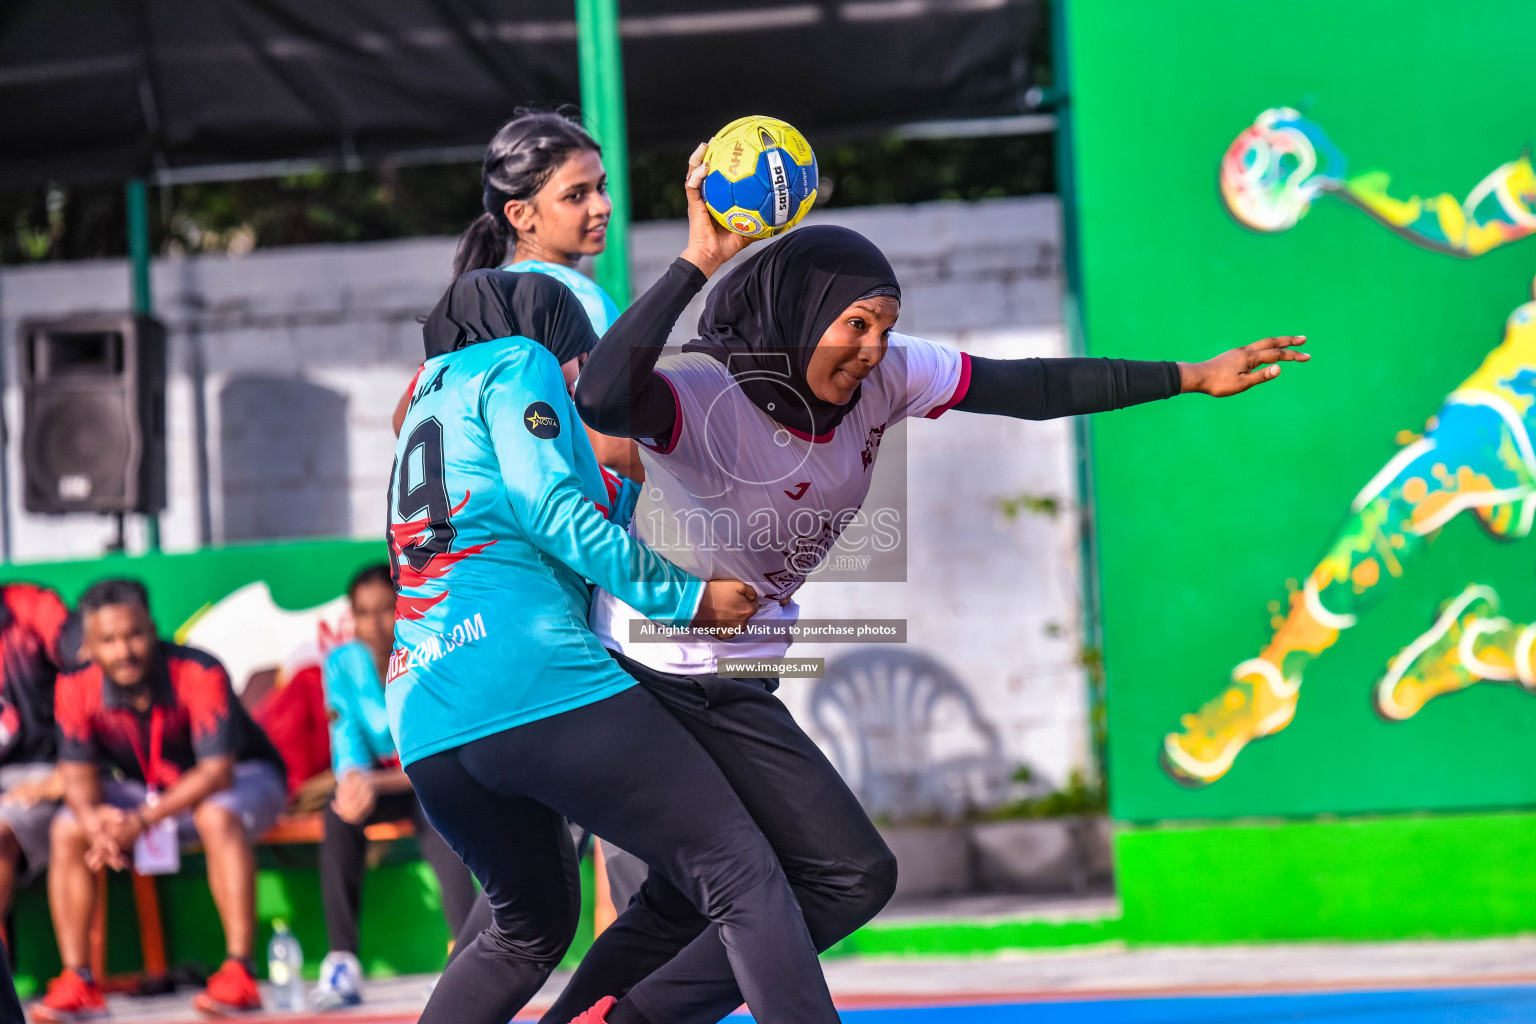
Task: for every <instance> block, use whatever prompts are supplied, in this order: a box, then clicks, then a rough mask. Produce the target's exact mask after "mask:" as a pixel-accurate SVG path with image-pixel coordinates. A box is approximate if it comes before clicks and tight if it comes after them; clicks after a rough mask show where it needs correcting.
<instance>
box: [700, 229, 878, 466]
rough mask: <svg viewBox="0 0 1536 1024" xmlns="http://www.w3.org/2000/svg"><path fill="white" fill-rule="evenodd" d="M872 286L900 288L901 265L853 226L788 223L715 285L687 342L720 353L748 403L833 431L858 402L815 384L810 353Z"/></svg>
mask: <svg viewBox="0 0 1536 1024" xmlns="http://www.w3.org/2000/svg"><path fill="white" fill-rule="evenodd" d="M872 295H890V296H893V297H895V298H896V299H898V300H899V299H900V298H901V288H900V286H899V285H897V283H896V272H895V271H894V270H892V269H891V264H890V261H888V260H887V259H886V258H885V255H884V254H883V253H882V252H881V251H880V250H879V249H877V248H876V247H875V245H874V243H873V242H871V241H870V240H869V239H867V238H865V237H864V236H863V235H861V234H859V233H858V232H857V231H850V230H849V229H848V228H840V227H834V226H832V225H829V224H827V225H821V224H818V225H815V226H812V227H805V228H800V229H798V230H795V231H791V232H790V233H789V234H787V235H785V236H784V237H783V238H782V239H781V240H779V241H777V242H774V243H773V244H772V245H770V246H768V247H767V248H765V249H763V250H761V251H760V252H758V253H757V254H756V255H754V256H752V258H750V259H748V260H747V261H746V262H745V263H743V264H742V265H741V266H739V267H737V268H736V269H735V270H732V271H731V272H730V273H729V274H727V275H726V276H725V277H724V279H722V280H721V281H720V283H719V284H718V285H716V286H715V290H714V291H712V292H710V294H709V299H708V300H707V301H706V302H705V304H704V315H703V316H701V317H699V337H698V338H697V339H696V340H694V341H690V342H689V343H688V344H686V345H684V346H683V351H684V352H707V353H708V354H710V355H712V356H714V357H715V358H716V359H718V360H720V362H722V363H724V364H725V365H726V367H727V368H728V369H729V370H730V371H731V373H732V375H733V376H735V377H736V379H737V380H738V381H739V382H740V384H741V389H742V391H744V392H745V393H746V395H747V397H748V398H749V399H751V400H752V404H753V405H756V406H757V407H758V408H759V409H761V410H763V412H765V413H767V414H768V415H769V416H770V417H772V418H773V419H774V420H775V421H776V422H778V423H782V424H783V425H784V426H786V427H790V428H791V429H793V430H797V431H799V432H801V433H803V434H810V435H811V436H813V437H819V436H823V435H825V434H828V433H830V432H831V431H832V428H833V427H835V426H837V425H838V423H840V422H841V421H842V419H843V417H844V416H846V415H848V413H849V412H851V411H852V410H853V407H854V406H855V405H857V404H858V403H859V397H860V395H861V393H862V390H863V389H862V388H860V389H858V390H856V391H854V393H853V397H852V398H850V399H849V400H848V404H847V405H833V404H832V403H831V402H826V401H823V400H822V399H820V398H817V397H816V395H815V394H814V393H812V391H811V388H810V385H809V383H808V382H807V381H806V378H805V371H806V367H807V366H808V365H810V361H811V353H813V352H815V351H816V344H817V342H819V341H820V340H821V336H822V335H823V334H825V333H826V331H827V328H828V327H831V326H832V321H834V320H836V319H837V316H838V314H840V313H841V312H842V311H843V310H845V309H847V308H848V307H849V306H851V305H852V304H853V303H855V302H857V301H858V300H860V299H864V298H869V297H870V296H872Z"/></svg>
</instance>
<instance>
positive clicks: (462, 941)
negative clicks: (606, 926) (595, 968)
mask: <svg viewBox="0 0 1536 1024" xmlns="http://www.w3.org/2000/svg"><path fill="white" fill-rule="evenodd" d="M597 842H600V843H602V844H603V863H604V865H605V866H606V868H607V871H606V873H607V875H608V898H609V899H611V900H612V901H613V906H614V909H615V910H617V911H619V912H620V913H623V911H624V908H625V907H627V906H629V901H630V900H631V899H633V898H634V896H635V893H637V892H639V891H640V884H641V883H642V882H644V881H645V873H646V866H645V863H644V862H643V861H641V860H640V858H639V857H636V856H635V855H634V854H632V853H625V852H624V851H623V850H621V849H619V848H618V847H617V846H615V845H613V844H612V843H610V842H609V841H608V840H606V839H599V840H597ZM449 852H450V853H452V852H453V851H451V850H450V851H449ZM490 926H491V904H490V901H489V900H487V899H486V898H485V893H481V894H480V895H479V896H477V897H476V898H475V902H474V905H473V906H472V907H470V908H469V916H468V917H466V918H465V919H464V923H463V924H461V925H460V926H459V928H458V930H457V931H455V932H454V936H455V941H454V944H453V952H451V953H449V954H448V962H449V963H452V962H453V958H454V957H455V956H457V955H458V953H459V950H461V949H463V948H464V947H465V946H468V945H469V944H470V943H471V942H473V941H474V939H475V936H476V935H479V934H480V933H481V932H483V931H485V930H486V929H487V928H489V927H490ZM596 1001H597V1000H595V999H594V1000H593V1002H596Z"/></svg>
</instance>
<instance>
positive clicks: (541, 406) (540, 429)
mask: <svg viewBox="0 0 1536 1024" xmlns="http://www.w3.org/2000/svg"><path fill="white" fill-rule="evenodd" d="M523 426H525V427H527V428H528V433H530V434H532V435H533V436H534V437H537V438H539V439H540V440H544V441H548V440H550V439H551V438H555V437H559V436H560V418H559V417H558V416H556V415H555V410H554V409H552V408H550V405H549V403H548V402H534V403H533V404H532V405H530V406H529V407H528V408H526V409H524V410H523Z"/></svg>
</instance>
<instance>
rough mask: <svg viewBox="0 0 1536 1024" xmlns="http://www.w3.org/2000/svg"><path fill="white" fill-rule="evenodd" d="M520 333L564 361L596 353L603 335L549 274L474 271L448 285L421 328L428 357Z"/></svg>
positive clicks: (556, 358) (559, 360)
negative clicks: (588, 353)
mask: <svg viewBox="0 0 1536 1024" xmlns="http://www.w3.org/2000/svg"><path fill="white" fill-rule="evenodd" d="M514 335H520V336H522V337H524V338H530V339H532V340H533V341H537V342H538V343H539V344H541V345H543V346H544V347H545V348H547V349H549V350H550V351H551V352H553V353H554V356H555V360H556V361H557V362H560V363H565V362H569V361H570V360H572V359H575V358H576V357H577V356H579V355H583V354H584V353H587V352H590V351H592V347H593V346H594V345H596V344H597V334H596V333H595V332H594V331H593V330H592V321H591V320H590V319H589V318H588V317H587V311H586V310H585V309H583V308H582V305H581V300H580V299H578V298H577V297H576V293H575V292H573V291H571V290H570V289H569V288H567V287H566V286H565V285H564V284H562V283H560V282H559V281H557V280H555V279H554V278H553V277H550V276H549V275H548V274H538V273H520V272H518V271H511V270H472V271H470V272H469V273H467V274H465V275H464V276H463V277H461V278H459V279H458V280H457V281H455V282H453V284H451V285H449V286H448V291H447V292H446V293H444V295H443V297H442V299H440V300H439V301H438V303H437V306H436V307H435V308H434V309H433V310H432V312H431V313H430V314H429V315H428V316H427V322H426V323H425V324H424V325H423V326H422V328H421V336H422V340H423V342H424V344H425V347H426V352H427V358H428V359H431V358H432V357H433V356H440V355H444V354H446V353H448V352H456V351H458V350H459V349H461V348H463V347H464V346H466V345H474V344H476V343H477V342H482V341H494V340H496V339H497V338H510V337H513V336H514Z"/></svg>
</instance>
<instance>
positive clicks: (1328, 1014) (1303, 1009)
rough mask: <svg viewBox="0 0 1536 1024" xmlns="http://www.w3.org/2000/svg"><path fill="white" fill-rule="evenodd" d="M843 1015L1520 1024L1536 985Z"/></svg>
mask: <svg viewBox="0 0 1536 1024" xmlns="http://www.w3.org/2000/svg"><path fill="white" fill-rule="evenodd" d="M842 1018H843V1020H844V1021H846V1022H847V1024H940V1022H941V1021H942V1022H943V1024H1270V1022H1280V1021H1309V1022H1315V1024H1367V1022H1369V1024H1514V1022H1517V1021H1519V1022H1531V1021H1536V986H1529V985H1521V986H1507V987H1490V988H1441V989H1411V990H1406V991H1382V992H1308V993H1283V994H1261V995H1195V996H1174V997H1166V996H1165V997H1158V998H1141V997H1138V998H1131V999H1085V1000H1071V1001H1060V1000H1051V1001H1030V1002H1016V1003H1003V1002H996V1003H989V1004H986V1005H941V1006H908V1007H889V1008H872V1009H853V1008H848V1009H844V1010H843V1011H842Z"/></svg>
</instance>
